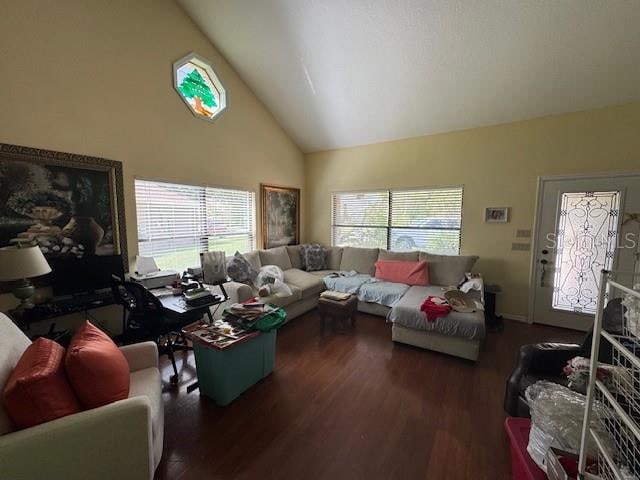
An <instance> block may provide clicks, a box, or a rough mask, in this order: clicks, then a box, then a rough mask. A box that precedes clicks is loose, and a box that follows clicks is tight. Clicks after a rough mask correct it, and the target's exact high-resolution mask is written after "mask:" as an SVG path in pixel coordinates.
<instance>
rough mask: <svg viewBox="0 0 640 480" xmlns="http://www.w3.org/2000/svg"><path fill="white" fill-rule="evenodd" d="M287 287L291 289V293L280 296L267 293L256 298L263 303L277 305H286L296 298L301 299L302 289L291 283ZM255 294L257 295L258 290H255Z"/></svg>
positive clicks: (296, 299) (295, 300)
mask: <svg viewBox="0 0 640 480" xmlns="http://www.w3.org/2000/svg"><path fill="white" fill-rule="evenodd" d="M285 283H286V282H285ZM287 285H289V288H290V289H291V295H285V296H280V295H278V294H275V295H269V296H267V297H258V300H260V301H261V302H264V303H273V304H274V305H277V306H279V307H286V306H288V305H291V304H292V303H294V302H297V301H298V300H302V289H301V288H300V287H297V286H295V285H293V284H291V283H288V284H287ZM255 296H256V297H257V296H258V292H257V291H256V292H255Z"/></svg>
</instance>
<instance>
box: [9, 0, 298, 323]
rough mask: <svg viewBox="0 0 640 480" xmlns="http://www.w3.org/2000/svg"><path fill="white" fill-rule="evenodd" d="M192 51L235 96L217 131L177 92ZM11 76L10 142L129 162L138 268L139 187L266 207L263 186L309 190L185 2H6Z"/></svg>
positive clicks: (287, 149) (289, 150)
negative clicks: (243, 194) (247, 196)
mask: <svg viewBox="0 0 640 480" xmlns="http://www.w3.org/2000/svg"><path fill="white" fill-rule="evenodd" d="M191 51H194V52H196V53H198V54H200V55H201V56H203V57H205V58H207V59H209V60H211V62H212V63H213V65H214V68H215V69H216V71H217V74H218V76H219V78H220V80H221V81H222V82H223V84H224V86H225V87H226V89H227V92H228V96H229V107H228V109H227V111H226V112H225V113H224V114H223V115H222V116H221V117H220V118H219V120H217V121H216V122H215V123H211V122H207V121H204V120H200V119H197V118H195V117H194V116H193V115H192V114H191V113H190V111H189V110H188V109H187V108H186V106H185V105H184V103H183V102H182V100H181V99H180V98H179V97H178V95H177V94H176V93H175V91H174V89H173V83H172V64H173V62H174V61H175V60H177V59H179V58H180V57H182V56H184V55H186V54H187V53H189V52H191ZM0 72H1V74H0V142H4V143H13V144H19V145H27V146H33V147H40V148H47V149H51V150H60V151H65V152H73V153H81V154H86V155H94V156H99V157H106V158H109V159H113V160H119V161H121V162H123V166H124V182H125V207H126V220H127V240H128V246H129V254H130V257H131V258H133V257H134V256H135V254H136V251H137V235H136V217H135V203H134V182H133V180H134V177H136V176H141V177H145V178H153V179H160V180H170V181H175V182H185V183H196V184H210V185H223V186H231V187H240V188H246V189H252V190H255V191H256V194H257V195H256V197H257V198H258V202H259V183H260V182H263V183H274V184H280V185H286V186H292V187H300V188H302V187H303V186H304V171H303V169H304V163H303V156H302V153H301V152H300V150H299V149H298V148H297V147H296V145H295V144H294V143H293V142H292V141H291V140H290V139H289V137H288V136H287V135H286V134H285V133H284V132H283V130H282V129H281V128H280V126H279V125H278V124H276V122H275V121H274V119H273V117H272V115H271V114H270V113H269V112H268V111H267V110H266V108H265V107H264V106H263V105H262V103H260V102H259V101H258V99H257V98H256V97H255V96H254V95H253V93H252V92H251V91H250V90H249V88H248V87H247V86H246V85H245V84H244V82H243V81H242V80H241V79H240V78H239V77H238V75H237V74H236V73H235V72H234V71H233V69H232V68H231V67H230V66H229V64H228V63H227V62H226V61H225V59H224V58H223V57H222V56H221V55H220V53H219V52H218V51H217V50H216V49H215V48H214V47H213V46H212V45H211V43H210V42H209V41H208V40H207V39H206V38H205V36H204V35H203V34H202V33H201V32H200V31H199V30H198V29H197V27H196V26H195V25H194V24H193V23H192V22H191V20H190V19H189V18H188V17H187V16H186V14H185V13H184V12H183V11H182V10H181V9H180V7H179V6H178V5H177V4H176V3H175V2H174V1H173V0H135V1H130V0H109V1H102V2H96V1H86V0H64V1H60V2H58V1H47V0H40V1H38V0H20V1H13V2H10V1H3V2H2V7H1V9H0ZM257 225H258V239H260V222H259V219H258V221H257ZM258 242H260V240H258ZM0 310H1V309H0Z"/></svg>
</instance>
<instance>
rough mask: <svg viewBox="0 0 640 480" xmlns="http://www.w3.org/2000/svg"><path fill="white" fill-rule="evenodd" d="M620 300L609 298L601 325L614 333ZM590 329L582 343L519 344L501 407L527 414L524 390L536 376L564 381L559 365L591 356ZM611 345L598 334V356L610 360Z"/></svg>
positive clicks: (619, 323)
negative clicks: (573, 359) (516, 361)
mask: <svg viewBox="0 0 640 480" xmlns="http://www.w3.org/2000/svg"><path fill="white" fill-rule="evenodd" d="M624 308H625V307H624V306H623V305H622V300H621V299H619V298H615V299H613V300H611V301H610V302H609V303H608V304H607V306H606V308H605V309H604V316H603V318H602V322H603V326H604V328H605V329H606V330H607V331H608V332H610V333H613V334H619V333H621V332H620V330H621V329H622V315H623V314H624ZM592 339H593V330H590V331H589V332H588V333H587V335H586V336H585V338H584V339H583V341H582V343H581V344H573V343H532V344H529V345H523V346H522V347H520V352H519V356H518V365H517V366H516V368H515V369H514V370H513V372H512V373H511V375H510V376H509V379H508V380H507V385H506V389H505V394H504V410H505V412H506V413H507V415H509V416H512V417H529V416H530V413H529V404H528V403H527V400H526V398H525V395H524V392H525V390H526V389H527V387H529V386H530V385H532V384H534V383H536V382H537V381H539V380H548V381H550V382H553V383H558V384H561V385H565V386H566V385H567V383H568V382H567V377H566V375H564V374H563V371H562V369H563V368H564V366H565V365H566V364H567V362H568V361H569V360H571V359H572V358H573V357H587V358H588V357H590V356H591V342H592ZM611 354H612V347H611V344H610V343H609V341H608V340H606V339H604V338H603V337H601V338H600V354H599V355H598V360H599V361H600V362H604V363H611Z"/></svg>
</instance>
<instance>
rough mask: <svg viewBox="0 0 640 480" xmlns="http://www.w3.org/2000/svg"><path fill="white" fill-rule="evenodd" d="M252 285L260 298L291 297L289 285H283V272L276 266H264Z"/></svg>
mask: <svg viewBox="0 0 640 480" xmlns="http://www.w3.org/2000/svg"><path fill="white" fill-rule="evenodd" d="M254 285H255V286H256V288H257V289H258V292H259V294H260V296H261V297H267V296H269V295H276V296H278V297H288V296H289V295H293V292H292V291H291V288H290V287H289V285H287V284H286V283H284V272H283V271H282V269H281V268H280V267H278V266H277V265H265V266H264V267H262V268H261V269H260V272H259V273H258V276H257V277H256V281H255V282H254Z"/></svg>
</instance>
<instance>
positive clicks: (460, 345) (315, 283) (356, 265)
mask: <svg viewBox="0 0 640 480" xmlns="http://www.w3.org/2000/svg"><path fill="white" fill-rule="evenodd" d="M328 250H329V254H328V259H327V267H328V268H327V269H326V270H320V271H312V272H307V271H305V270H303V269H302V259H301V256H300V246H298V245H296V246H287V247H276V248H272V249H268V250H254V251H251V252H248V253H244V254H243V255H244V257H245V258H246V259H247V260H248V262H249V263H250V264H251V266H252V267H253V268H254V269H255V270H259V269H260V268H261V267H262V266H264V265H277V266H278V267H280V268H281V269H282V270H283V271H284V281H285V283H287V284H288V285H289V287H290V288H291V290H292V295H290V296H287V297H279V296H271V297H264V298H263V300H264V301H267V302H271V303H275V304H277V305H280V306H282V307H283V308H284V309H285V310H286V311H287V317H288V320H292V319H294V318H296V317H298V316H300V315H302V314H303V313H305V312H307V311H309V310H312V309H313V308H315V307H316V305H317V304H318V299H319V296H320V293H321V292H322V291H323V290H325V289H326V285H325V283H324V281H323V279H324V278H325V277H327V276H329V275H331V274H334V273H336V272H357V273H358V274H359V276H358V277H362V279H365V280H366V279H368V278H369V276H370V277H373V276H374V274H375V262H376V261H377V260H401V261H419V260H425V261H426V262H427V263H428V268H429V278H430V283H431V285H430V286H427V287H424V286H406V288H404V289H403V288H402V286H401V285H400V287H401V288H400V290H402V291H403V293H402V294H401V295H399V299H398V300H397V301H395V302H394V303H393V304H391V305H383V304H381V303H377V302H370V301H366V297H367V296H366V295H362V294H358V291H355V292H354V293H356V294H358V296H359V300H358V310H359V311H360V312H365V313H369V314H372V315H378V316H381V317H384V318H386V319H387V320H388V321H390V322H392V323H393V325H392V340H393V341H396V342H400V343H406V344H410V345H414V346H417V347H421V348H425V349H429V350H435V351H438V352H443V353H447V354H450V355H455V356H458V357H462V358H466V359H469V360H477V358H478V354H479V349H480V343H481V341H482V339H483V337H484V334H485V329H484V313H483V312H482V311H476V312H474V313H458V312H451V314H450V315H448V316H447V317H444V318H439V319H437V320H436V321H434V322H427V320H426V317H425V315H424V313H423V312H421V311H420V305H421V304H422V302H423V301H424V300H425V299H426V297H427V296H429V295H435V296H438V295H442V293H443V292H442V287H448V286H451V285H456V286H457V285H458V284H459V283H460V282H461V281H462V280H463V279H464V274H465V273H466V272H468V271H470V270H471V268H472V267H473V265H474V263H475V261H476V260H477V258H478V257H475V256H460V255H456V256H452V255H433V254H429V253H426V252H419V251H410V252H392V251H387V250H381V249H377V248H357V247H328ZM328 281H330V279H328ZM370 282H372V283H373V282H376V280H371V281H370ZM356 283H357V282H356ZM367 285H369V283H367ZM393 285H399V284H393ZM376 286H377V285H376ZM225 289H226V290H227V292H228V293H229V294H230V297H231V299H232V300H233V301H240V302H242V301H245V300H248V299H249V298H251V297H254V296H256V295H257V291H256V290H255V288H253V287H252V286H249V285H246V284H242V283H237V282H230V283H228V284H225ZM476 294H477V298H478V300H480V301H481V300H482V299H481V296H480V293H479V292H476ZM396 295H397V296H398V294H397V292H396ZM387 303H389V302H387Z"/></svg>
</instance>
